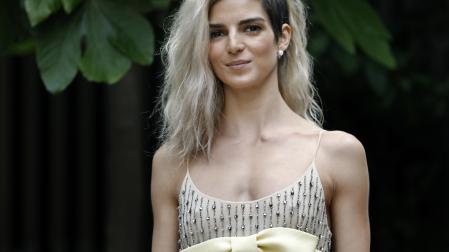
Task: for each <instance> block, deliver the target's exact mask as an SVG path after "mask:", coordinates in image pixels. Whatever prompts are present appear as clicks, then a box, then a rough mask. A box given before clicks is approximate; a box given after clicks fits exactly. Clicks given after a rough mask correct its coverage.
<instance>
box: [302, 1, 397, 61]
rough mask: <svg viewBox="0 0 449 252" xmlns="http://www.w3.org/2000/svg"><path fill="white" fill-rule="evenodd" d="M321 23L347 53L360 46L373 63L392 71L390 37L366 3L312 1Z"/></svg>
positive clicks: (392, 58) (393, 59)
mask: <svg viewBox="0 0 449 252" xmlns="http://www.w3.org/2000/svg"><path fill="white" fill-rule="evenodd" d="M311 4H312V6H313V7H314V8H315V12H316V15H317V20H318V22H319V23H320V24H321V25H322V26H323V27H324V28H325V29H326V31H327V32H328V33H329V34H330V35H331V36H332V37H333V38H334V39H335V40H336V41H337V42H338V44H340V45H341V46H342V47H343V48H344V49H345V50H346V51H347V52H349V53H351V54H354V52H355V47H354V44H355V45H357V46H358V47H359V48H361V50H362V51H363V52H364V53H365V54H367V55H368V56H369V57H370V58H371V59H373V60H374V61H376V62H378V63H380V64H382V65H383V66H385V67H387V68H389V69H393V68H395V67H396V61H395V58H394V56H393V55H392V52H391V49H390V43H389V41H390V40H391V35H390V33H389V32H388V30H387V29H386V28H385V26H384V25H383V23H382V21H381V19H380V18H379V16H378V15H377V14H376V12H375V11H374V10H373V8H372V7H371V6H370V5H369V4H368V3H367V2H366V1H365V0H340V1H338V3H336V2H335V1H333V0H312V2H311Z"/></svg>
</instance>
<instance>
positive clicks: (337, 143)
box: [330, 132, 370, 252]
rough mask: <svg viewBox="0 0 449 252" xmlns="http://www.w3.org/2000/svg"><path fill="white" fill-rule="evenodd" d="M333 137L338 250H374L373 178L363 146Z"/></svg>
mask: <svg viewBox="0 0 449 252" xmlns="http://www.w3.org/2000/svg"><path fill="white" fill-rule="evenodd" d="M333 134H334V135H333V136H332V137H331V138H333V139H332V140H331V143H332V147H331V148H330V149H331V151H330V154H331V155H330V159H331V160H332V170H333V172H332V181H333V185H334V188H333V196H332V202H331V219H332V231H333V233H334V248H335V251H337V252H339V251H344V252H352V251H354V252H363V251H366V252H368V251H370V224H369V214H368V198H369V176H368V165H367V161H366V154H365V150H364V148H363V145H362V144H361V143H360V142H359V141H358V140H357V138H355V137H354V136H352V135H350V134H348V133H345V132H334V133H333Z"/></svg>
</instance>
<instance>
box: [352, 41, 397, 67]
mask: <svg viewBox="0 0 449 252" xmlns="http://www.w3.org/2000/svg"><path fill="white" fill-rule="evenodd" d="M356 40H357V44H359V46H360V48H361V49H362V51H363V52H364V53H366V54H367V55H368V56H370V57H371V58H372V59H373V60H375V61H376V62H378V63H380V64H382V65H383V66H385V67H387V68H388V69H395V68H396V60H395V58H394V56H393V53H392V52H391V49H390V45H389V43H388V41H386V40H385V39H381V38H379V37H374V36H370V35H369V34H365V35H362V34H360V35H357V36H356Z"/></svg>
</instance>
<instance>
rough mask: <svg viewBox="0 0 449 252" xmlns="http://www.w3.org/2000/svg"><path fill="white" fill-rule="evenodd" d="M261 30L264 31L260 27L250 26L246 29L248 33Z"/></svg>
mask: <svg viewBox="0 0 449 252" xmlns="http://www.w3.org/2000/svg"><path fill="white" fill-rule="evenodd" d="M260 30H262V27H260V26H258V25H248V26H246V27H245V31H246V32H258V31H260Z"/></svg>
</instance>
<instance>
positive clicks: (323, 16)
mask: <svg viewBox="0 0 449 252" xmlns="http://www.w3.org/2000/svg"><path fill="white" fill-rule="evenodd" d="M311 4H312V5H313V8H315V11H316V15H317V20H318V21H319V23H320V24H321V25H322V26H323V27H324V28H325V29H326V30H327V32H328V33H329V34H330V35H331V36H332V37H333V38H334V39H335V40H336V41H337V43H338V44H340V46H342V47H343V48H344V49H345V50H346V51H348V52H349V53H351V54H354V53H355V44H354V39H353V36H352V34H351V32H350V30H349V29H348V27H347V26H346V25H345V24H344V22H343V20H341V17H340V16H339V13H338V12H337V9H336V8H335V7H336V6H338V5H339V4H340V3H336V2H335V1H332V0H313V1H311Z"/></svg>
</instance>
